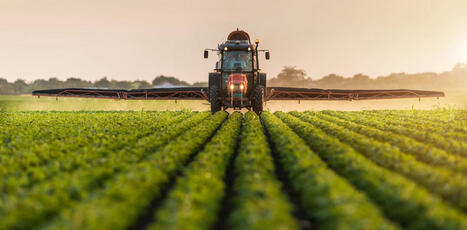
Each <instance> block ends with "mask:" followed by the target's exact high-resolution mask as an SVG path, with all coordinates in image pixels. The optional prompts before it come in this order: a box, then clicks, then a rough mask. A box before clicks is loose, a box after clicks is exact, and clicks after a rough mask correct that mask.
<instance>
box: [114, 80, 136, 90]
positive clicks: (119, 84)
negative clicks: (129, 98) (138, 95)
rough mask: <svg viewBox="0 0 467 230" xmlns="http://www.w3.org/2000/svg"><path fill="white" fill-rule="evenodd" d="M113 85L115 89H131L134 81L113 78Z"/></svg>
mask: <svg viewBox="0 0 467 230" xmlns="http://www.w3.org/2000/svg"><path fill="white" fill-rule="evenodd" d="M110 83H111V85H112V87H111V88H115V89H131V88H133V83H132V82H131V81H115V80H112V81H111V82H110Z"/></svg>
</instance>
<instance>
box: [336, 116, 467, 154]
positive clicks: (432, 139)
mask: <svg viewBox="0 0 467 230" xmlns="http://www.w3.org/2000/svg"><path fill="white" fill-rule="evenodd" d="M340 113H342V112H340ZM347 117H348V118H349V119H351V121H354V122H357V123H359V124H363V125H366V126H372V127H376V128H378V129H380V130H383V131H386V132H393V133H397V134H401V135H405V136H408V137H411V138H414V139H416V140H418V141H421V142H423V143H426V144H430V145H433V146H436V147H438V148H440V149H444V150H445V151H447V152H448V153H454V154H458V155H461V156H464V157H467V143H464V142H460V141H456V140H451V139H447V138H445V137H443V136H442V135H439V134H435V133H426V132H422V131H418V130H413V129H409V128H406V127H404V126H400V125H393V124H388V123H386V122H385V120H384V119H380V120H378V121H376V120H374V119H372V118H371V116H366V115H364V114H363V113H360V114H358V115H356V114H349V115H348V116H347Z"/></svg>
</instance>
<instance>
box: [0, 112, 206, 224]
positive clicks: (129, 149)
mask: <svg viewBox="0 0 467 230" xmlns="http://www.w3.org/2000/svg"><path fill="white" fill-rule="evenodd" d="M207 116H208V113H199V114H195V115H194V116H192V118H190V119H188V120H186V121H184V122H182V123H180V124H178V125H176V126H175V127H172V128H170V129H166V130H163V131H162V132H159V135H151V136H148V138H143V139H141V140H139V141H138V142H136V143H134V144H132V145H129V146H126V147H125V148H123V149H121V150H119V151H116V152H114V153H113V154H110V155H109V156H110V158H109V159H105V160H102V161H101V160H99V161H98V162H97V164H96V165H89V164H85V163H83V164H82V165H81V166H80V167H79V169H78V170H77V171H74V172H72V173H60V174H57V175H56V176H54V177H52V178H50V179H49V180H47V181H44V182H42V183H38V184H36V185H34V186H32V187H30V188H28V187H25V188H19V189H18V191H17V192H16V193H14V194H10V195H7V196H4V198H3V199H2V200H0V202H1V203H0V222H1V223H2V225H0V229H2V228H3V227H4V228H6V229H8V228H13V227H14V228H16V229H27V228H30V227H31V226H36V224H37V223H41V222H43V221H45V220H46V219H49V218H51V217H53V216H54V215H55V214H57V213H58V212H59V211H60V210H62V209H64V208H67V207H70V206H73V205H75V204H76V203H77V202H78V201H81V200H83V199H85V198H87V197H89V196H90V195H91V191H93V190H94V189H98V188H100V187H102V186H104V183H105V182H106V181H107V180H109V179H111V178H113V177H114V176H115V175H116V174H119V173H122V172H125V171H126V170H129V169H132V166H133V164H135V163H137V162H139V161H141V160H142V159H144V158H145V157H147V156H148V155H151V154H153V153H154V151H155V150H157V149H158V148H160V147H162V146H163V145H164V144H166V143H167V142H168V141H170V140H171V139H173V138H174V137H176V136H177V135H179V134H180V133H182V132H184V131H185V130H187V129H189V128H191V127H193V126H194V125H197V124H198V123H199V122H200V121H201V120H203V119H205V118H206V117H207ZM153 122H156V121H153ZM135 131H136V132H137V130H135ZM88 154H92V152H90V153H88ZM25 210H27V211H25Z"/></svg>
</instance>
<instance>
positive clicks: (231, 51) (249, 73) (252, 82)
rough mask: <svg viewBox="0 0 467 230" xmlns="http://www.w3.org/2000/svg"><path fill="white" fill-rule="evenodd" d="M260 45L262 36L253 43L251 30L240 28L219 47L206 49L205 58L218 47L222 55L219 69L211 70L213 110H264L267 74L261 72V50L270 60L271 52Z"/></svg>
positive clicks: (217, 65)
mask: <svg viewBox="0 0 467 230" xmlns="http://www.w3.org/2000/svg"><path fill="white" fill-rule="evenodd" d="M258 46H259V40H258V39H257V40H256V41H255V44H251V41H250V36H249V35H248V33H246V32H245V31H243V30H238V29H237V30H236V31H233V32H232V33H230V34H229V36H227V41H225V42H224V43H222V44H220V45H219V46H218V47H217V49H206V50H205V51H204V58H208V54H209V53H208V52H209V51H216V52H217V54H218V57H219V61H218V62H216V68H215V72H212V73H209V102H210V103H211V112H213V113H214V112H216V111H219V110H221V109H227V108H233V109H242V108H247V109H253V110H254V111H255V112H258V113H259V112H261V111H262V110H263V101H264V91H265V90H266V74H265V73H261V72H260V68H259V56H258V53H259V52H265V58H266V59H267V60H268V59H269V57H270V54H269V51H268V50H259V49H258ZM247 83H249V84H247ZM237 84H238V87H237ZM240 87H243V88H242V89H241V88H240Z"/></svg>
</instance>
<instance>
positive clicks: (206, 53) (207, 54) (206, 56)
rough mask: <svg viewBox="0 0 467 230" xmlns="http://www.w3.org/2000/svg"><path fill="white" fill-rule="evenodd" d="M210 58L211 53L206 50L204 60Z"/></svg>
mask: <svg viewBox="0 0 467 230" xmlns="http://www.w3.org/2000/svg"><path fill="white" fill-rule="evenodd" d="M208 56H209V51H207V50H205V51H204V58H208Z"/></svg>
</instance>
